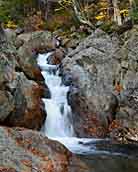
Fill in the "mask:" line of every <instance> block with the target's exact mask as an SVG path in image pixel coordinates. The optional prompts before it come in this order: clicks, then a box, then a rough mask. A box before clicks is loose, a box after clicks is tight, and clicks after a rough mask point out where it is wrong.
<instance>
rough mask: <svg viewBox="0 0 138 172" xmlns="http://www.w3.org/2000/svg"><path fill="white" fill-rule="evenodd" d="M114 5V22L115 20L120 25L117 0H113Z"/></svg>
mask: <svg viewBox="0 0 138 172" xmlns="http://www.w3.org/2000/svg"><path fill="white" fill-rule="evenodd" d="M113 7H114V22H116V23H117V24H118V25H119V26H120V25H122V21H121V16H120V10H119V7H118V0H113Z"/></svg>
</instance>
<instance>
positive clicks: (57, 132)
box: [37, 52, 138, 156]
mask: <svg viewBox="0 0 138 172" xmlns="http://www.w3.org/2000/svg"><path fill="white" fill-rule="evenodd" d="M51 54H52V52H49V53H46V54H39V55H38V58H37V63H38V65H39V66H40V68H41V70H42V75H43V77H44V79H45V84H46V85H47V86H48V88H49V90H50V93H51V98H50V99H45V98H44V99H43V102H44V104H45V110H46V112H47V118H46V121H45V124H44V126H43V128H42V132H43V133H44V134H45V135H46V136H47V137H48V138H50V139H52V140H57V141H59V142H60V143H62V144H63V145H65V147H67V148H68V149H69V150H70V151H71V152H73V153H75V154H79V155H91V154H95V155H97V154H106V155H121V156H126V155H133V152H135V153H136V156H138V153H137V151H135V150H138V149H137V147H135V146H131V145H125V146H124V145H123V146H122V145H113V144H112V143H111V142H110V140H109V139H95V138H78V137H76V135H75V133H74V130H73V125H72V112H71V108H70V106H69V105H68V102H67V92H68V90H69V87H67V86H64V85H63V84H62V80H61V77H60V76H59V69H58V67H59V66H58V65H50V64H48V57H49V56H50V55H51Z"/></svg>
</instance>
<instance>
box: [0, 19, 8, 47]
mask: <svg viewBox="0 0 138 172" xmlns="http://www.w3.org/2000/svg"><path fill="white" fill-rule="evenodd" d="M5 45H7V39H6V35H5V32H4V30H3V27H2V22H0V48H2V47H3V46H5Z"/></svg>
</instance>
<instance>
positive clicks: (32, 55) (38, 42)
mask: <svg viewBox="0 0 138 172" xmlns="http://www.w3.org/2000/svg"><path fill="white" fill-rule="evenodd" d="M17 42H23V45H22V46H21V47H20V48H19V49H18V55H19V57H18V62H19V64H20V66H21V69H22V71H23V72H24V73H25V75H26V76H27V77H28V78H29V79H32V80H36V81H44V78H43V77H42V75H41V72H40V69H39V67H38V66H37V62H36V57H37V54H38V53H44V52H46V51H48V50H51V49H54V48H55V45H54V43H53V39H52V35H51V33H50V32H47V31H38V32H32V33H24V34H21V35H19V36H18V37H17Z"/></svg>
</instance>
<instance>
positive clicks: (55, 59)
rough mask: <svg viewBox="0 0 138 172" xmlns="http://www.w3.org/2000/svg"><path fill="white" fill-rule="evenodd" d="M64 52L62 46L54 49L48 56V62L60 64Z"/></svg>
mask: <svg viewBox="0 0 138 172" xmlns="http://www.w3.org/2000/svg"><path fill="white" fill-rule="evenodd" d="M64 54H65V52H64V49H62V48H59V49H56V50H55V51H54V52H53V54H52V55H51V56H49V58H48V63H49V64H53V65H58V64H61V61H62V60H63V58H64Z"/></svg>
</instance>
